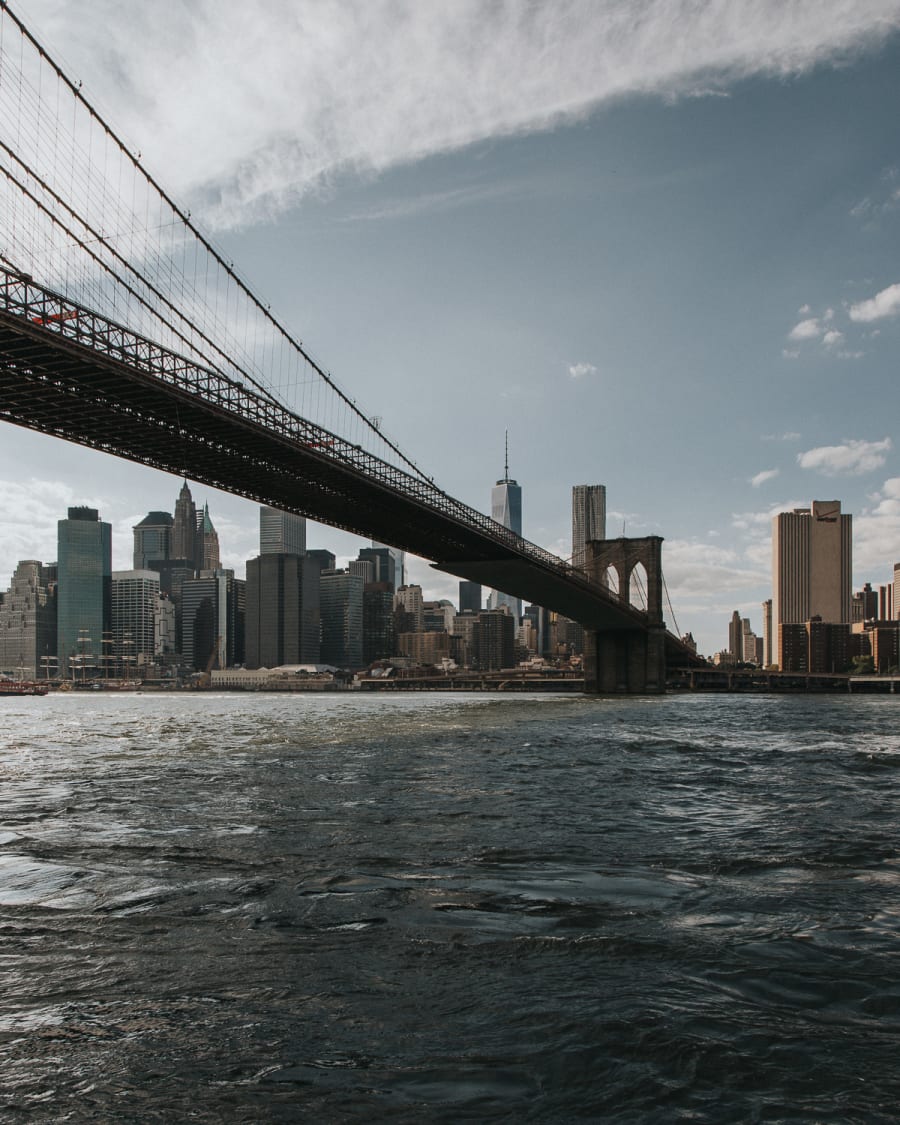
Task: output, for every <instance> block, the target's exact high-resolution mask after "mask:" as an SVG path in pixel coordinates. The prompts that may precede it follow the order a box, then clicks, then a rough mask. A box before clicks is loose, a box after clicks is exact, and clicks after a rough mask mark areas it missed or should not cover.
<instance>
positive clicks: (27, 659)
mask: <svg viewBox="0 0 900 1125" xmlns="http://www.w3.org/2000/svg"><path fill="white" fill-rule="evenodd" d="M55 664H56V567H55V566H44V564H43V563H41V562H38V561H37V560H36V559H25V560H23V561H22V562H20V563H19V564H18V566H17V567H16V569H15V571H14V573H13V576H12V581H11V582H10V586H9V590H8V591H7V592H6V593H5V594H4V595H3V596H2V600H0V672H2V673H3V674H5V675H7V676H12V677H13V678H15V679H25V680H34V679H37V678H38V677H47V676H49V675H50V674H52V673H53V672H54V670H55Z"/></svg>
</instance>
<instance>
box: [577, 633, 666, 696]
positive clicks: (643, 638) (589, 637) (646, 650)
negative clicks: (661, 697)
mask: <svg viewBox="0 0 900 1125" xmlns="http://www.w3.org/2000/svg"><path fill="white" fill-rule="evenodd" d="M584 690H585V693H586V694H588V695H656V694H661V693H662V692H664V691H665V690H666V635H665V629H660V628H653V629H649V630H648V631H647V632H635V631H631V630H607V631H604V632H599V631H597V630H595V629H585V631H584Z"/></svg>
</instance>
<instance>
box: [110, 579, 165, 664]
mask: <svg viewBox="0 0 900 1125" xmlns="http://www.w3.org/2000/svg"><path fill="white" fill-rule="evenodd" d="M159 614H160V609H159V574H158V572H157V571H155V570H114V571H113V572H112V635H113V645H114V653H113V655H114V656H116V657H117V658H123V659H126V660H128V661H129V662H132V658H133V663H135V664H143V663H145V662H151V661H152V660H153V659H154V657H155V655H156V647H157V646H156V629H157V623H158V620H159Z"/></svg>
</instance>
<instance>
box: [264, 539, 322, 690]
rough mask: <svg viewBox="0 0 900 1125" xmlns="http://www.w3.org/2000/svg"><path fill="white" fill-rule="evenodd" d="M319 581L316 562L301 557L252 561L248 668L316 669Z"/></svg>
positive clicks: (267, 556)
mask: <svg viewBox="0 0 900 1125" xmlns="http://www.w3.org/2000/svg"><path fill="white" fill-rule="evenodd" d="M320 581H321V571H320V570H319V567H318V565H317V564H316V562H315V561H314V560H313V559H307V558H304V557H303V556H301V555H298V554H294V553H290V554H272V553H270V554H261V555H260V556H259V557H258V558H255V559H250V560H249V561H248V563H247V617H246V656H247V661H246V662H247V667H248V668H277V667H279V666H280V665H282V664H318V662H319V659H320V656H321V640H320V634H321V615H320V605H319V587H320Z"/></svg>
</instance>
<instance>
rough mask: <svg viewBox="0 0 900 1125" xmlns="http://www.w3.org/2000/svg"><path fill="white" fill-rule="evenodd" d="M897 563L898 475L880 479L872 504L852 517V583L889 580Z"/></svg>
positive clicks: (899, 556)
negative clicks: (881, 481)
mask: <svg viewBox="0 0 900 1125" xmlns="http://www.w3.org/2000/svg"><path fill="white" fill-rule="evenodd" d="M895 562H900V477H891V478H889V479H888V480H886V481H885V482H884V484H883V485H882V487H881V489H880V491H879V492H876V493H875V494H874V496H873V497H872V506H871V507H869V508H864V509H863V511H862V512H861V513H859V514H858V515H856V514H855V515H854V517H853V571H854V585H856V586H859V585H861V584H862V583H863V582H867V581H868V582H872V583H875V584H877V583H880V582H890V581H892V579H893V564H894V563H895Z"/></svg>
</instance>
